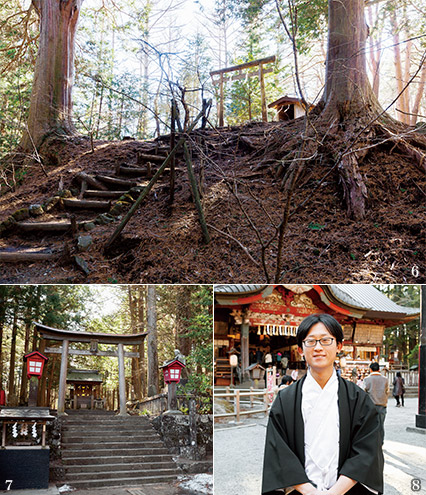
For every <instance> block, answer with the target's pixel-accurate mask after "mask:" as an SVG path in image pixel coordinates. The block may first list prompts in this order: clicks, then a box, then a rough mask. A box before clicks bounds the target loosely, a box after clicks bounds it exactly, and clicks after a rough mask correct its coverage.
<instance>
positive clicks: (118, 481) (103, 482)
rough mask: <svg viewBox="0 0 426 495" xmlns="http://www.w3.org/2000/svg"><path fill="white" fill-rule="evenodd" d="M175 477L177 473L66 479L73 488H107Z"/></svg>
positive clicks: (136, 484) (164, 480) (167, 479)
mask: <svg viewBox="0 0 426 495" xmlns="http://www.w3.org/2000/svg"><path fill="white" fill-rule="evenodd" d="M176 478H177V474H169V475H162V476H140V477H137V478H111V479H92V480H83V481H76V480H73V481H68V484H70V485H71V486H72V487H73V488H81V489H90V488H101V487H103V486H107V487H109V488H113V487H118V486H123V485H126V486H128V487H130V486H138V485H145V484H149V483H167V482H168V481H174V480H175V479H176Z"/></svg>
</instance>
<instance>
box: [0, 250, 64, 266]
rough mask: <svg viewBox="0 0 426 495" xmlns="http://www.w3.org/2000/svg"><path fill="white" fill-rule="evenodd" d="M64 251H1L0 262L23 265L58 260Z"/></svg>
mask: <svg viewBox="0 0 426 495" xmlns="http://www.w3.org/2000/svg"><path fill="white" fill-rule="evenodd" d="M62 254H63V251H57V252H52V251H46V250H34V249H17V250H14V251H0V261H3V262H5V263H23V262H27V263H28V262H34V261H44V260H54V259H58V258H59V257H60V256H61V255H62Z"/></svg>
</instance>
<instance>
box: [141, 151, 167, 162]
mask: <svg viewBox="0 0 426 495" xmlns="http://www.w3.org/2000/svg"><path fill="white" fill-rule="evenodd" d="M166 158H167V156H161V155H149V154H147V153H138V158H137V159H138V162H139V163H140V162H154V163H163V162H164V160H165V159H166Z"/></svg>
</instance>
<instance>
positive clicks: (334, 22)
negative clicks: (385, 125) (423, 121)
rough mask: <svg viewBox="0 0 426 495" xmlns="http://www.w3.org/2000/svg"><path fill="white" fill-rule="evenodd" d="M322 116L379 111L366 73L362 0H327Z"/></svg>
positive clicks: (356, 114)
mask: <svg viewBox="0 0 426 495" xmlns="http://www.w3.org/2000/svg"><path fill="white" fill-rule="evenodd" d="M328 15H329V19H328V47H327V60H326V74H325V88H324V93H323V96H322V100H323V104H324V105H325V108H324V110H323V114H324V115H329V116H330V117H336V116H337V117H339V119H341V120H343V119H347V118H350V117H353V116H359V115H361V116H362V115H364V114H365V113H371V110H373V111H374V110H380V105H379V103H378V101H377V98H376V97H375V95H374V93H373V90H372V88H371V85H370V82H369V80H368V76H367V66H366V46H365V45H366V40H367V36H368V29H367V25H366V23H365V18H364V0H351V1H348V2H342V1H341V0H329V2H328Z"/></svg>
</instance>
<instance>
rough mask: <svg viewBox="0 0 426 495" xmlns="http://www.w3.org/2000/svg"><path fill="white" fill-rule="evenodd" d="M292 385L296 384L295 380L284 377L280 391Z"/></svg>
mask: <svg viewBox="0 0 426 495" xmlns="http://www.w3.org/2000/svg"><path fill="white" fill-rule="evenodd" d="M292 383H294V380H293V378H292V377H291V375H284V376H283V377H282V380H281V384H280V388H279V389H280V390H282V389H283V388H286V387H288V386H289V385H291V384H292Z"/></svg>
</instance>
